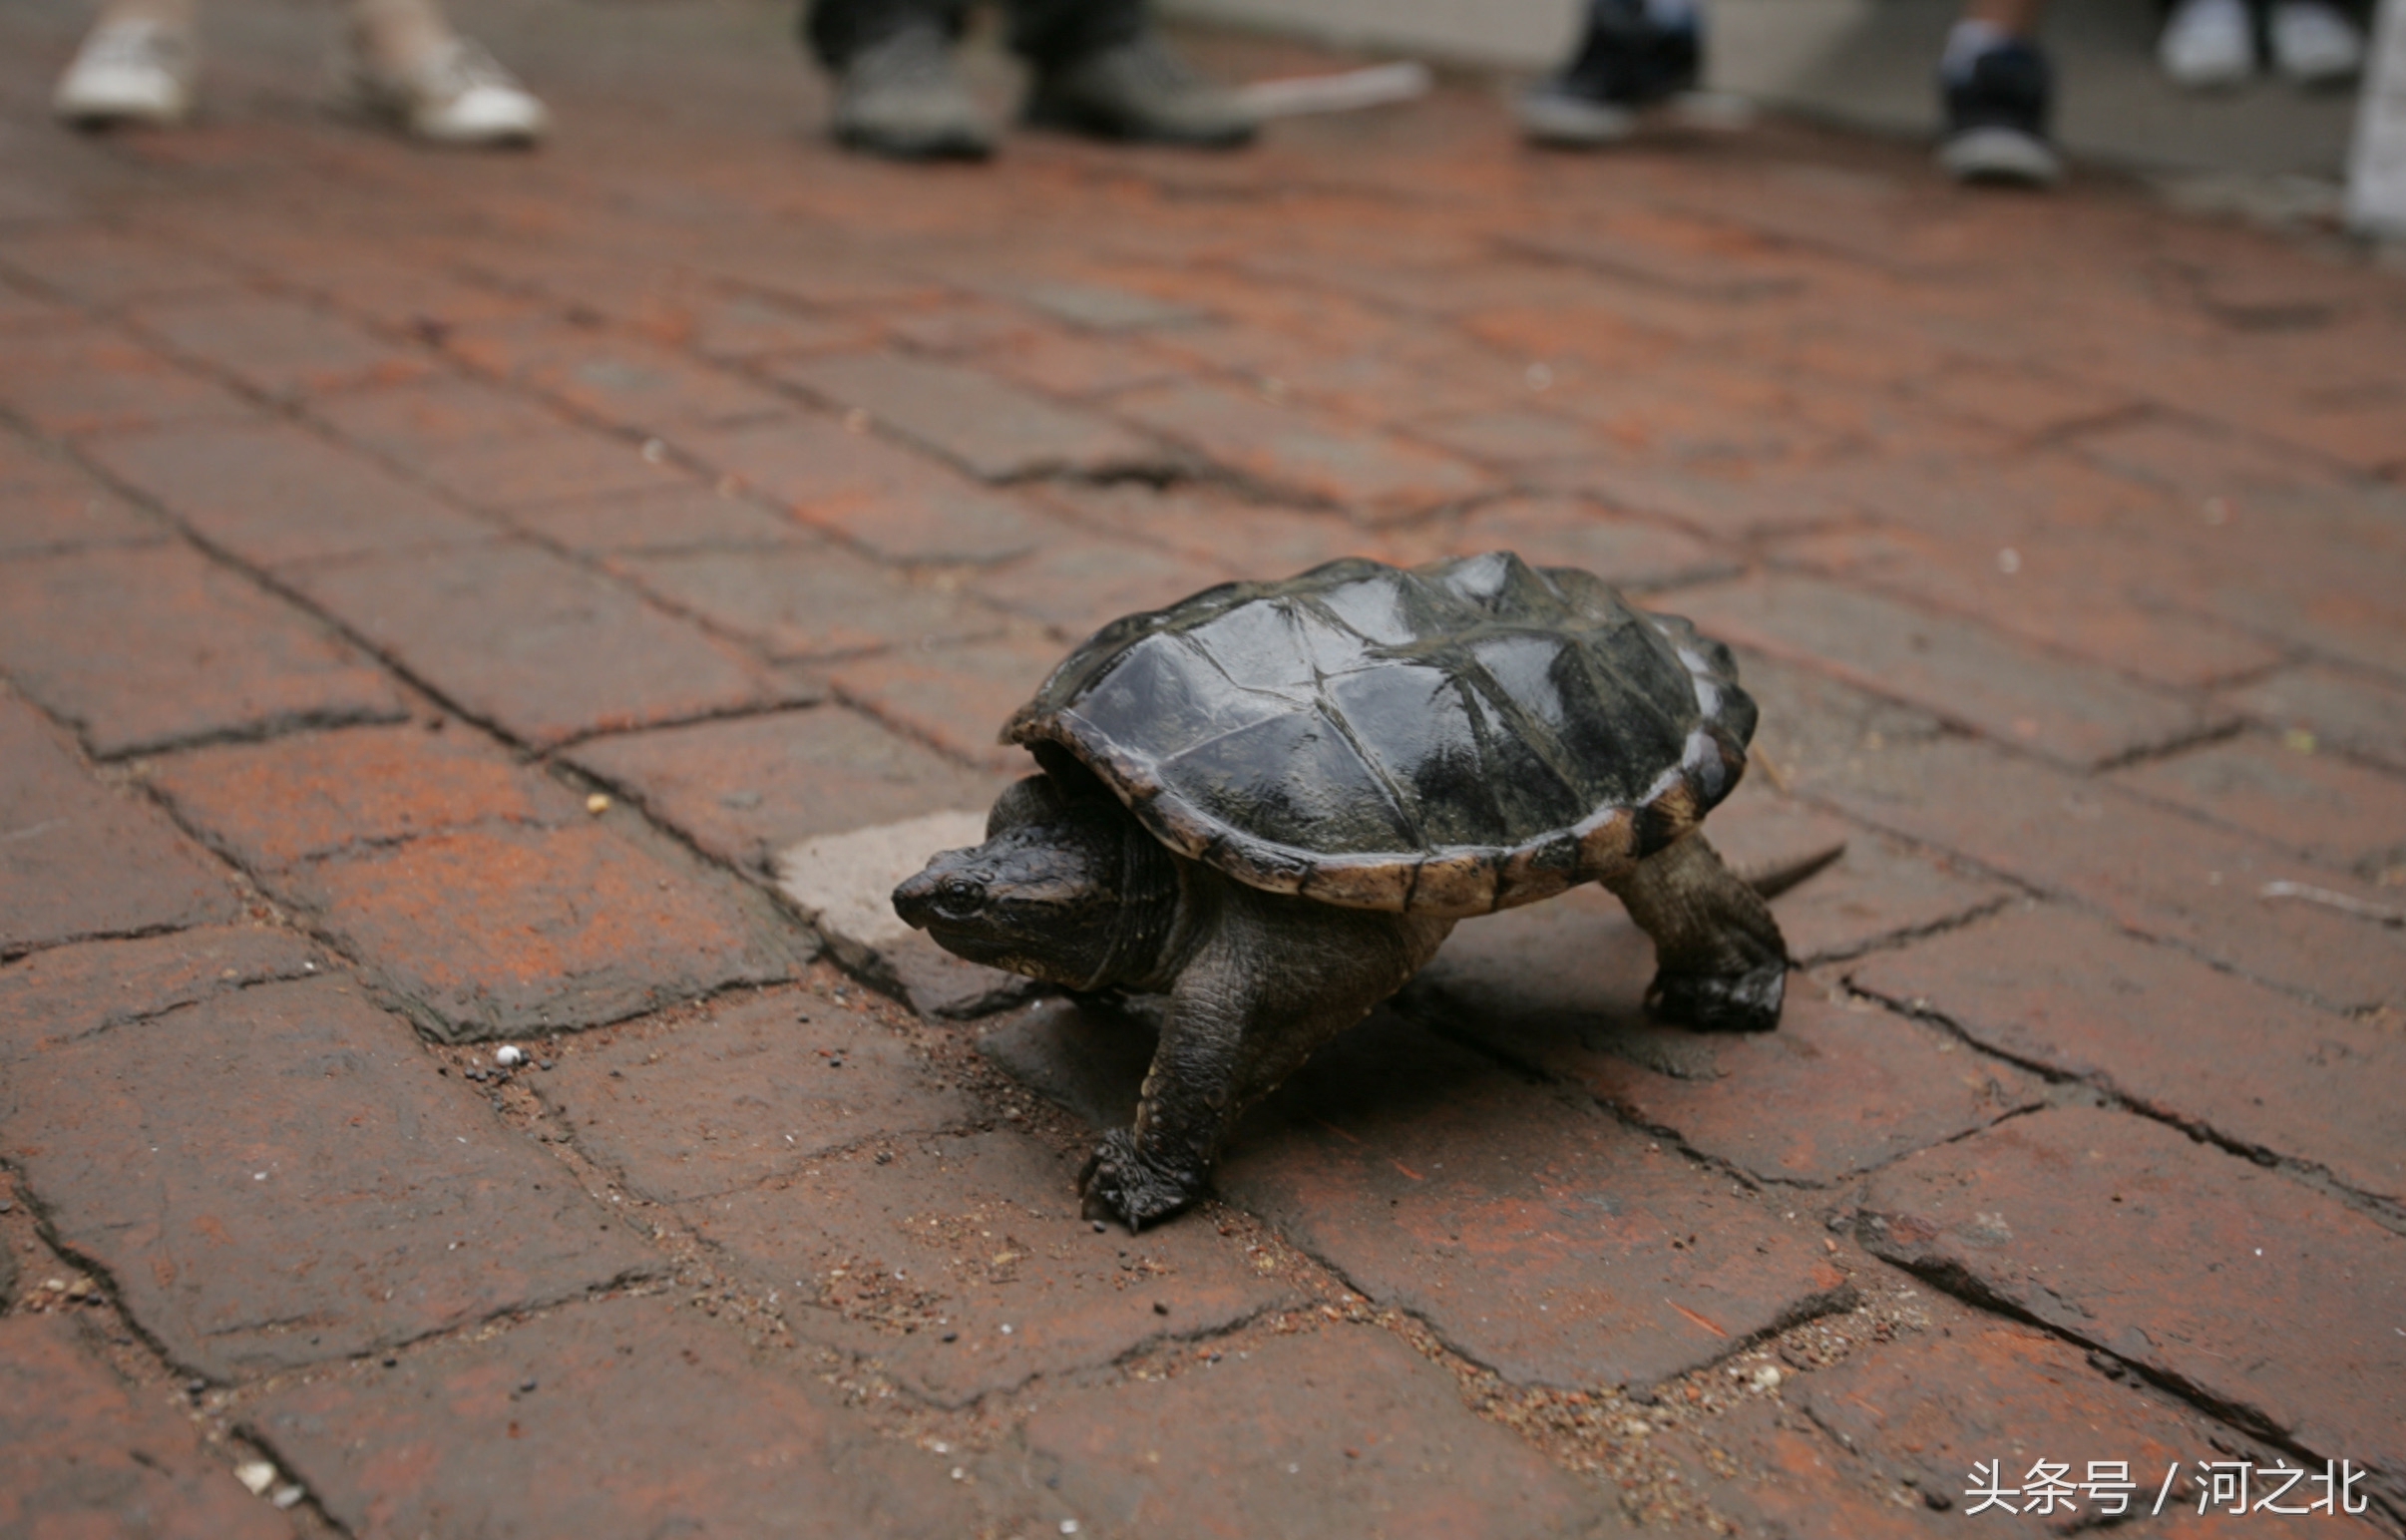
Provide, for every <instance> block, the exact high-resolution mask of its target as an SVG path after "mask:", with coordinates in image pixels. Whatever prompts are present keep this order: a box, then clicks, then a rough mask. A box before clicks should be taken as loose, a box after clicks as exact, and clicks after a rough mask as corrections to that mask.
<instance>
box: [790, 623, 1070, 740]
mask: <svg viewBox="0 0 2406 1540" xmlns="http://www.w3.org/2000/svg"><path fill="white" fill-rule="evenodd" d="M1060 651H1061V649H1060V646H1059V644H1058V643H1056V642H1053V641H1050V640H1046V639H1042V638H1039V637H1032V636H1024V635H1018V634H1010V635H1004V636H999V637H995V638H993V639H991V640H987V641H981V642H977V643H974V644H972V645H969V646H958V647H934V648H928V649H925V650H919V651H908V652H888V653H881V654H879V655H877V656H874V657H863V658H855V659H852V660H850V661H846V662H839V663H836V664H834V665H833V666H831V667H830V668H829V669H828V671H827V677H828V681H829V683H830V684H832V685H833V686H834V688H835V690H836V692H837V693H838V694H840V695H841V696H842V697H843V698H844V699H845V700H847V701H849V702H850V703H852V704H854V705H857V706H860V707H861V708H862V709H864V710H866V711H868V712H870V713H871V714H872V715H875V716H877V717H879V718H880V719H882V720H884V721H886V722H889V723H891V724H893V725H895V726H897V727H900V728H902V729H903V730H904V731H906V732H908V733H910V734H912V735H913V736H915V737H918V738H921V739H924V740H925V741H927V742H929V743H933V744H935V745H936V746H937V747H938V748H940V749H942V750H944V751H945V752H946V753H947V754H951V755H953V756H954V757H955V758H957V759H961V760H965V761H967V762H969V763H971V764H974V765H977V766H979V767H981V768H983V769H988V770H995V771H1001V772H1003V773H1005V774H1013V773H1024V772H1025V770H1026V769H1027V768H1028V767H1029V760H1028V758H1027V755H1026V753H1025V751H1024V750H1021V749H1016V748H1007V749H1006V748H1003V747H1002V746H1001V745H1000V744H998V743H997V742H996V741H995V738H996V735H997V734H999V733H1000V732H1002V730H1003V722H1004V721H1005V720H1006V719H1008V717H1009V716H1010V713H1011V712H1013V711H1014V710H1017V709H1018V707H1019V705H1020V704H1021V703H1022V702H1023V701H1025V700H1026V699H1027V698H1028V697H1029V696H1031V695H1033V694H1034V693H1035V691H1036V686H1037V685H1039V684H1042V683H1043V682H1044V679H1045V676H1046V675H1048V674H1050V673H1051V672H1052V667H1053V665H1054V664H1055V663H1057V662H1059V661H1060Z"/></svg>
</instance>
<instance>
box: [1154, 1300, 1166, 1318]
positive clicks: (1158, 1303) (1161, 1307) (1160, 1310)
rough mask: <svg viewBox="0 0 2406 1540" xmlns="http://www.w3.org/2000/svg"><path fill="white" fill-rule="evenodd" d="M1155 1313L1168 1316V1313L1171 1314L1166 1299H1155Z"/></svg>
mask: <svg viewBox="0 0 2406 1540" xmlns="http://www.w3.org/2000/svg"><path fill="white" fill-rule="evenodd" d="M1153 1314H1154V1315H1156V1316H1166V1315H1168V1314H1169V1303H1168V1302H1167V1301H1165V1300H1155V1301H1154V1302H1153Z"/></svg>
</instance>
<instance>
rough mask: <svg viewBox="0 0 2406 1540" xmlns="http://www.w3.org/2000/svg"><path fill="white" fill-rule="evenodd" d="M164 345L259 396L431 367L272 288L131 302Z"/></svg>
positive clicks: (342, 386)
mask: <svg viewBox="0 0 2406 1540" xmlns="http://www.w3.org/2000/svg"><path fill="white" fill-rule="evenodd" d="M131 319H132V321H133V324H134V325H135V326H137V327H138V328H140V329H141V330H143V331H145V332H147V333H149V334H151V335H152V336H155V337H157V338H159V339H160V340H161V341H163V342H164V343H166V344H167V348H168V351H170V352H172V353H174V354H176V355H178V356H179V357H182V358H186V359H190V360H193V361H195V362H198V363H200V364H201V365H203V366H205V367H208V368H211V369H215V370H217V371H218V372H220V373H223V374H225V375H228V376H230V377H231V378H233V379H234V380H236V381H238V382H239V383H241V384H242V385H244V386H246V387H247V388H249V389H251V390H254V391H257V392H258V393H259V394H261V395H265V396H277V397H286V398H290V397H298V396H311V395H318V394H321V393H324V392H327V391H336V390H346V389H355V388H357V387H359V386H362V385H390V384H394V383H397V382H399V381H402V380H408V379H414V378H416V377H417V376H419V375H422V374H425V373H427V372H428V371H429V370H431V369H432V368H433V366H434V361H433V359H432V358H430V357H429V356H428V355H426V354H425V353H423V352H419V351H415V350H412V351H408V352H404V351H402V350H400V349H398V348H395V347H393V346H391V345H390V344H387V343H385V342H382V341H380V340H378V339H377V338H375V337H373V336H370V335H369V334H368V333H367V332H365V331H362V330H360V329H359V328H358V327H356V326H353V325H352V324H351V323H350V322H348V321H346V320H343V319H341V318H340V317H337V316H333V315H329V314H327V313H326V312H325V311H323V310H319V309H317V308H315V307H314V306H311V305H307V304H303V303H301V302H300V301H298V300H293V299H286V298H281V297H279V296H276V295H270V294H202V295H193V296H189V297H186V298H181V299H169V300H160V301H155V302H152V303H149V304H144V305H141V306H139V307H137V308H136V309H135V310H134V311H133V312H132V316H131Z"/></svg>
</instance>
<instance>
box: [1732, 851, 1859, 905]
mask: <svg viewBox="0 0 2406 1540" xmlns="http://www.w3.org/2000/svg"><path fill="white" fill-rule="evenodd" d="M1844 854H1846V842H1845V841H1844V840H1839V841H1838V842H1837V843H1835V844H1833V845H1830V846H1828V847H1826V848H1825V849H1821V850H1816V851H1814V852H1812V853H1811V854H1810V855H1805V856H1798V857H1796V858H1795V859H1793V860H1789V861H1776V862H1773V863H1771V864H1770V865H1768V866H1763V867H1750V868H1748V869H1747V870H1745V871H1742V872H1740V873H1739V874H1738V878H1739V881H1741V882H1743V883H1745V884H1746V885H1747V886H1748V887H1749V888H1752V889H1754V890H1755V892H1756V893H1757V894H1758V895H1760V896H1761V897H1763V898H1766V899H1776V898H1778V897H1779V896H1780V895H1781V894H1783V893H1786V892H1787V891H1788V890H1789V889H1791V888H1794V887H1795V886H1797V885H1798V884H1799V883H1801V882H1803V881H1805V879H1806V878H1808V877H1811V876H1812V875H1814V874H1815V873H1817V872H1819V871H1820V870H1821V869H1822V868H1823V867H1825V866H1827V865H1829V864H1830V863H1831V862H1833V861H1835V860H1837V858H1838V857H1840V856H1842V855H1844Z"/></svg>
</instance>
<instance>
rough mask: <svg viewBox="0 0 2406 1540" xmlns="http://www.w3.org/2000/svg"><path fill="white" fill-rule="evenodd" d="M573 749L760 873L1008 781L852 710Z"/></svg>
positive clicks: (577, 758)
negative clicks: (793, 849) (828, 841)
mask: <svg viewBox="0 0 2406 1540" xmlns="http://www.w3.org/2000/svg"><path fill="white" fill-rule="evenodd" d="M568 757H569V759H570V761H571V762H572V763H574V764H575V765H576V766H577V767H578V768H579V769H582V770H584V771H586V772H587V773H588V774H590V775H594V776H597V777H599V778H601V780H602V781H605V782H607V783H608V784H610V785H612V786H615V787H617V788H619V789H620V790H621V791H623V792H625V793H626V794H627V795H629V796H631V797H633V798H634V799H635V800H636V801H637V802H638V803H640V804H641V805H642V807H643V810H644V811H645V812H646V813H648V814H650V815H651V816H652V817H653V818H655V819H657V820H659V821H660V822H662V823H664V824H666V825H668V826H669V827H670V828H672V829H675V830H676V831H677V832H678V833H680V834H682V835H684V836H685V838H687V839H689V840H691V841H692V842H693V843H694V844H695V845H696V846H698V847H700V848H701V849H702V850H703V851H704V852H706V853H707V854H709V855H712V856H715V857H717V858H718V859H719V860H721V861H724V862H727V863H728V864H730V865H732V866H737V867H741V868H743V869H744V870H746V871H751V872H756V873H765V872H766V871H767V870H768V863H769V860H770V858H771V857H772V856H773V855H775V854H776V853H777V852H778V851H781V850H784V849H786V848H787V847H788V846H791V845H793V844H795V843H797V842H798V841H801V840H806V839H809V838H810V837H812V836H813V835H821V834H841V833H843V832H844V831H846V830H848V829H861V828H867V827H869V826H871V825H875V824H890V823H894V822H896V821H897V820H900V819H904V818H911V817H915V816H917V815H920V814H923V813H932V812H935V811H937V810H939V809H943V808H977V807H984V806H986V805H987V804H988V803H990V802H992V801H993V800H994V799H995V796H996V794H997V793H998V792H999V791H1001V790H1002V787H1003V782H1002V780H1001V779H1000V778H998V777H996V776H993V775H989V774H984V773H981V772H978V771H974V770H968V769H964V768H963V767H961V766H960V765H957V764H955V763H953V762H952V761H950V760H947V759H945V758H944V757H942V756H941V755H938V754H936V753H934V752H932V751H931V750H929V749H926V748H923V747H921V746H920V745H919V744H916V743H913V742H912V741H911V740H909V739H908V738H903V737H898V736H897V735H895V734H894V733H892V732H889V731H888V730H886V729H885V728H883V727H880V726H879V725H877V724H876V723H875V722H873V721H871V720H869V719H868V718H867V717H864V716H862V715H860V714H859V713H858V712H855V711H850V710H847V709H845V708H844V707H842V706H822V707H820V708H818V709H816V710H809V711H780V712H775V713H772V714H770V715H766V716H755V717H744V718H739V719H736V720H732V721H724V722H697V723H694V724H693V725H691V726H687V727H669V728H662V729H659V730H657V731H654V732H646V733H631V734H627V735H625V736H622V737H610V738H596V739H593V740H591V741H588V742H585V743H581V744H579V745H577V747H576V748H574V749H572V750H571V751H569V756H568Z"/></svg>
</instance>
